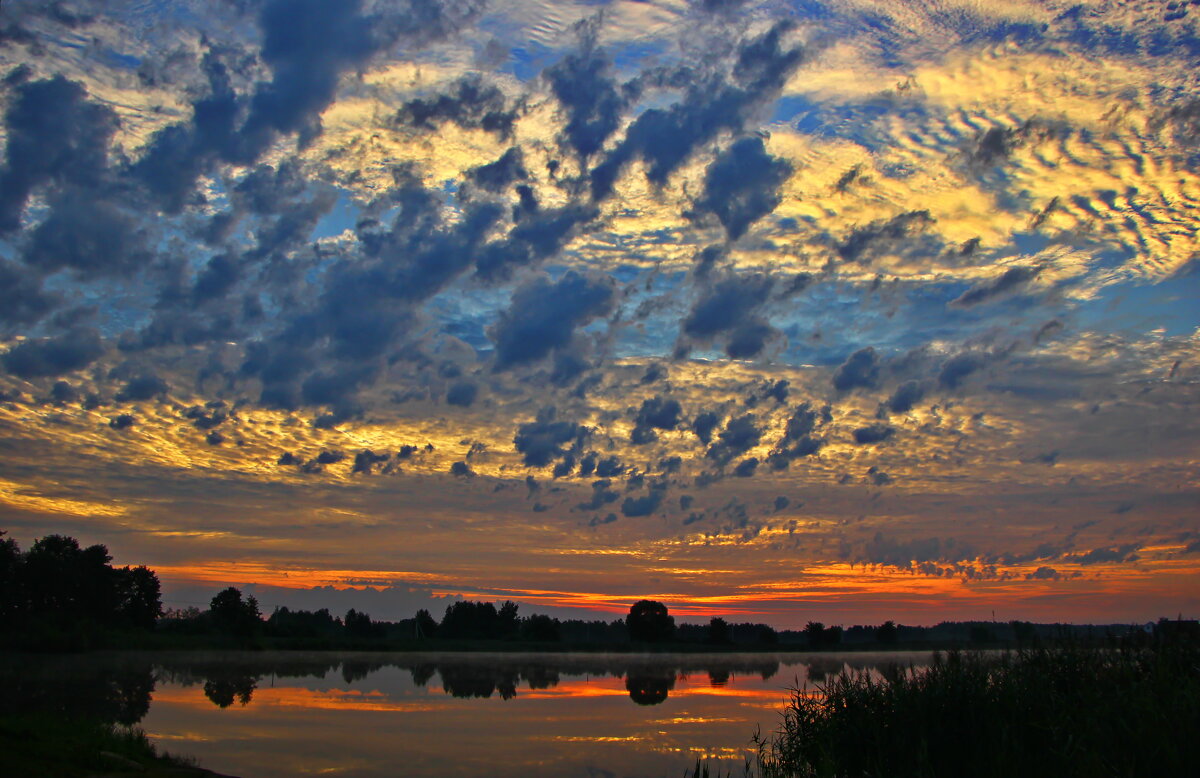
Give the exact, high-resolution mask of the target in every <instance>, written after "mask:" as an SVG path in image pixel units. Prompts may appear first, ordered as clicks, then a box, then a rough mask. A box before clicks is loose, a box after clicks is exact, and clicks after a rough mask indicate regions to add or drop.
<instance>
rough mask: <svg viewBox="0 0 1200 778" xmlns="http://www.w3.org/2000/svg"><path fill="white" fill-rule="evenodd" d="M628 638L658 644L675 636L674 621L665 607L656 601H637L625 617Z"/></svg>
mask: <svg viewBox="0 0 1200 778" xmlns="http://www.w3.org/2000/svg"><path fill="white" fill-rule="evenodd" d="M625 625H626V626H627V627H628V628H629V637H630V638H631V639H633V640H639V641H643V642H646V643H660V642H663V641H666V640H670V639H671V638H672V637H674V636H675V619H674V617H672V616H671V615H669V614H668V613H667V606H666V605H663V604H662V603H661V602H658V601H657V600H638V601H637V602H635V603H634V604H633V606H632V607H631V608H630V609H629V615H628V616H626V617H625Z"/></svg>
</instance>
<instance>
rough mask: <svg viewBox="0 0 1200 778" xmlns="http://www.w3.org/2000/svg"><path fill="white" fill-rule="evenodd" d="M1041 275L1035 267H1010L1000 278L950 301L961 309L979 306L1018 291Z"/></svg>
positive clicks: (971, 289) (982, 284) (969, 290)
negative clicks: (1014, 290) (1007, 293)
mask: <svg viewBox="0 0 1200 778" xmlns="http://www.w3.org/2000/svg"><path fill="white" fill-rule="evenodd" d="M1040 273H1041V269H1040V268H1034V267H1010V268H1009V269H1008V270H1005V271H1004V272H1003V273H1001V274H1000V275H999V277H997V278H994V279H992V280H991V281H987V282H985V283H981V284H976V285H975V286H973V287H971V288H970V289H968V290H967V291H965V292H963V293H962V294H961V295H959V296H958V297H957V298H955V299H954V300H951V301H950V305H952V306H955V307H959V308H968V307H970V306H972V305H979V304H980V303H984V302H987V301H988V300H990V299H992V298H993V297H997V296H999V295H1002V294H1004V293H1005V292H1009V291H1012V290H1013V289H1017V288H1019V287H1021V286H1024V285H1025V284H1027V283H1029V282H1030V281H1032V280H1033V279H1035V278H1037V277H1038V275H1039V274H1040Z"/></svg>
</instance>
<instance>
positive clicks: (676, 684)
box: [4, 652, 930, 778]
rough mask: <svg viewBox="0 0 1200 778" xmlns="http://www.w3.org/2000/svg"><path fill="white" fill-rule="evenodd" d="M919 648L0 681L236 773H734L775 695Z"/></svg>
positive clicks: (305, 666) (488, 659)
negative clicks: (708, 763)
mask: <svg viewBox="0 0 1200 778" xmlns="http://www.w3.org/2000/svg"><path fill="white" fill-rule="evenodd" d="M929 658H930V654H929V653H928V652H911V653H909V652H892V653H857V652H856V653H825V654H820V655H815V656H795V655H783V654H767V653H750V654H652V655H645V654H515V653H514V654H508V653H505V654H497V653H479V654H462V653H455V654H447V653H406V654H386V653H333V654H328V653H326V654H306V653H291V652H289V653H276V652H256V653H241V652H189V653H177V654H176V653H156V654H153V655H145V654H137V653H131V652H122V653H113V654H98V655H89V656H77V657H48V658H38V659H25V658H23V659H22V660H21V661H20V662H19V663H18V665H17V666H14V667H13V668H11V669H10V670H9V671H7V672H5V673H4V676H6V678H5V682H6V684H8V688H10V689H12V690H13V691H14V692H16V694H15V695H14V696H13V697H12V699H13V700H21V701H23V702H22V703H21V704H22V705H24V706H39V705H41V706H48V707H51V708H54V709H56V710H69V711H71V710H78V711H79V712H80V713H87V715H96V716H100V717H102V718H107V719H108V720H111V721H116V722H119V723H124V724H135V723H136V724H137V725H138V726H140V727H142V728H143V729H145V731H146V733H147V734H148V735H149V736H150V737H151V739H152V740H153V741H154V742H155V743H156V744H158V745H159V746H160V747H161V748H164V749H166V750H167V751H170V752H171V753H174V754H179V755H187V756H192V757H195V758H196V759H197V760H198V762H199V764H200V765H201V766H203V767H206V768H208V769H211V770H215V771H217V772H219V773H226V774H230V775H236V776H240V778H271V777H273V776H294V775H301V774H309V773H322V772H332V773H335V774H337V775H345V776H356V777H358V778H370V777H373V776H394V775H397V774H404V775H407V776H469V775H483V774H487V775H493V776H539V775H545V776H552V775H553V776H604V775H621V776H663V775H679V774H682V772H683V770H684V769H685V768H686V767H688V766H689V765H694V764H695V761H696V760H697V759H698V758H701V759H703V758H709V759H719V760H727V763H728V765H729V766H734V765H737V766H738V767H740V765H741V763H742V761H743V760H744V759H745V758H746V757H748V756H750V755H751V754H752V753H753V746H752V743H751V736H752V735H753V733H754V732H755V731H756V729H761V730H762V732H763V733H769V732H771V731H772V730H773V729H774V728H775V727H776V725H777V723H778V719H779V712H780V711H781V710H782V707H783V704H784V702H785V701H786V699H787V698H788V696H789V693H790V690H791V689H793V688H802V687H804V686H806V685H807V686H809V687H811V686H813V684H818V683H821V682H823V681H824V680H825V679H827V678H829V677H831V676H833V675H836V674H837V673H838V672H840V671H841V670H843V669H844V668H850V669H864V670H868V671H874V672H878V671H880V670H882V669H883V668H884V667H885V666H887V665H889V664H899V665H901V666H908V665H913V666H918V667H919V666H923V665H924V664H926V663H927V662H928V661H929ZM10 675H11V676H12V677H11V678H10V677H7V676H10ZM398 771H399V772H398Z"/></svg>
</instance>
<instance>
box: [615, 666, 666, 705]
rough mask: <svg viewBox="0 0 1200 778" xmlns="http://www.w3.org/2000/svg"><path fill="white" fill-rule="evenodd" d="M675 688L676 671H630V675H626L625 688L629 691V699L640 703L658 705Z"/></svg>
mask: <svg viewBox="0 0 1200 778" xmlns="http://www.w3.org/2000/svg"><path fill="white" fill-rule="evenodd" d="M674 688H675V673H674V671H667V672H664V673H636V672H633V671H630V673H629V675H627V676H625V689H626V690H627V691H628V692H629V699H631V700H633V701H634V702H636V703H637V704H638V705H658V704H659V703H660V702H663V701H664V700H666V699H667V696H668V695H669V694H670V692H671V690H672V689H674Z"/></svg>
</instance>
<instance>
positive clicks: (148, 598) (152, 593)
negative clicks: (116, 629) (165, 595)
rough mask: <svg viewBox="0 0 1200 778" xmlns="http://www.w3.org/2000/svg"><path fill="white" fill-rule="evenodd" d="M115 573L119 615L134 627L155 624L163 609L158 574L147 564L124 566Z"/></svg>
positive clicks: (144, 627) (117, 613)
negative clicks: (146, 565)
mask: <svg viewBox="0 0 1200 778" xmlns="http://www.w3.org/2000/svg"><path fill="white" fill-rule="evenodd" d="M113 573H114V576H113V577H114V581H115V588H116V606H117V607H116V615H117V617H118V618H119V619H120V620H121V621H123V622H125V624H126V625H128V626H131V627H138V628H141V629H151V628H152V627H154V622H155V621H157V620H158V617H159V616H161V615H162V612H163V611H162V600H161V596H162V595H161V591H162V587H161V585H160V584H159V582H158V576H157V575H155V573H154V571H153V570H151V569H149V568H147V567H145V566H139V567H122V568H121V569H120V570H114V571H113Z"/></svg>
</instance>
